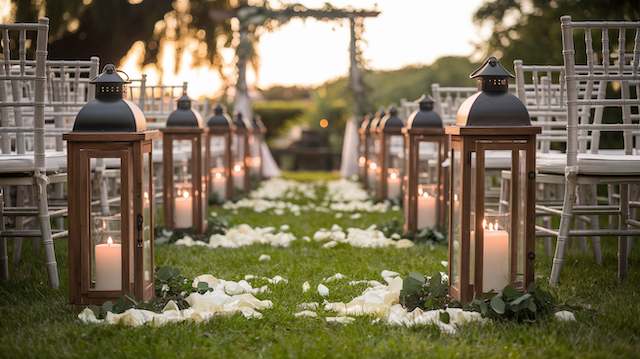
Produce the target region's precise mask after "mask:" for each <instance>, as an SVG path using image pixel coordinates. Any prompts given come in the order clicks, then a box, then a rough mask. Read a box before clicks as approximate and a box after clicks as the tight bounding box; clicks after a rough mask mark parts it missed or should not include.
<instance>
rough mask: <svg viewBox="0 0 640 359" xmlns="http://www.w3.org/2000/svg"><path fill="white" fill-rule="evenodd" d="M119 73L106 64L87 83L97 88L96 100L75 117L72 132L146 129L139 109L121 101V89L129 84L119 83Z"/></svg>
mask: <svg viewBox="0 0 640 359" xmlns="http://www.w3.org/2000/svg"><path fill="white" fill-rule="evenodd" d="M118 72H121V71H118V70H116V68H115V66H114V65H112V64H108V65H105V67H104V68H103V70H102V73H101V74H100V75H98V76H97V77H96V78H94V79H92V80H91V81H90V83H91V84H94V85H95V86H96V97H95V99H94V100H92V101H90V102H88V103H87V104H86V105H84V106H83V107H82V109H80V111H79V112H78V114H77V115H76V119H75V122H74V124H73V132H141V131H145V130H146V129H147V121H146V120H145V118H144V114H143V113H142V111H141V110H140V108H138V106H136V105H135V104H134V103H132V102H129V101H127V100H125V99H124V98H123V94H124V85H125V84H127V83H129V78H128V76H127V79H126V80H124V79H122V77H120V75H118ZM121 73H123V74H124V75H125V76H126V74H125V73H124V72H121Z"/></svg>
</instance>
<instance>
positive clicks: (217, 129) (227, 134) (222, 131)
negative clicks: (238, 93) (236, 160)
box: [205, 124, 234, 200]
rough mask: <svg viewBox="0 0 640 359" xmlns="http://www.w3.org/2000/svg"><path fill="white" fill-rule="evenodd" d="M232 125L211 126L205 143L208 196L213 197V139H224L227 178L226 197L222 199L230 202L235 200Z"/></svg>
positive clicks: (224, 168)
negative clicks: (232, 173)
mask: <svg viewBox="0 0 640 359" xmlns="http://www.w3.org/2000/svg"><path fill="white" fill-rule="evenodd" d="M231 126H232V125H231V124H229V126H228V127H222V126H209V130H208V131H207V135H206V142H205V147H206V154H205V164H206V167H207V168H208V171H207V173H208V184H207V186H208V187H207V188H208V191H207V192H208V195H209V196H211V195H212V194H213V193H214V186H213V183H212V181H213V176H212V173H211V171H212V170H213V168H211V159H212V156H213V155H212V153H211V139H212V138H213V137H222V138H223V141H224V145H223V146H224V155H223V156H224V160H223V162H224V166H223V170H224V176H225V183H224V185H225V191H224V192H225V196H224V198H222V200H229V199H231V198H233V190H234V185H233V178H232V177H231V169H232V167H233V155H232V152H231V142H232V139H231V136H233V127H231Z"/></svg>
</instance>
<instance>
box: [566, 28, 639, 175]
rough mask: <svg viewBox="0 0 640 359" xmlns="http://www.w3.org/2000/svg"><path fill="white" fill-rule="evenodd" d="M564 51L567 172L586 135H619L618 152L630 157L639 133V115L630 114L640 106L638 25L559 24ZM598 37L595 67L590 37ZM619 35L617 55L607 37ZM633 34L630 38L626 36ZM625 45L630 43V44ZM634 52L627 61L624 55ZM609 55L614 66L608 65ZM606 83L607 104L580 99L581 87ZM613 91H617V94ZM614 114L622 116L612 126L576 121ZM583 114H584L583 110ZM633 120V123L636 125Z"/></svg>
mask: <svg viewBox="0 0 640 359" xmlns="http://www.w3.org/2000/svg"><path fill="white" fill-rule="evenodd" d="M561 27H562V47H563V51H562V53H563V58H564V68H565V77H566V85H567V100H566V101H567V137H568V139H567V166H576V165H577V154H578V151H579V142H578V136H579V134H580V133H582V132H584V131H593V132H596V133H598V136H599V132H605V131H606V132H619V133H621V135H622V141H621V144H622V147H623V148H622V150H624V154H625V155H631V154H633V148H634V146H633V136H634V133H637V131H639V130H640V124H638V123H634V122H637V120H638V115H637V114H635V115H634V114H632V110H631V109H632V107H635V108H636V109H637V108H638V106H639V105H640V98H639V97H638V96H639V93H638V91H637V90H638V89H639V88H638V83H639V81H640V22H624V21H578V22H574V21H572V20H571V17H570V16H563V17H562V18H561ZM581 33H582V34H583V36H584V43H585V47H584V49H585V60H584V62H582V63H578V62H577V61H576V50H575V45H574V36H576V35H580V34H581ZM594 33H596V35H599V36H600V42H601V46H600V47H599V48H600V49H601V50H598V51H600V52H599V56H598V57H600V58H601V59H602V61H601V63H598V61H596V56H595V54H596V53H598V52H597V51H594V46H593V42H594V41H593V38H594V36H593V34H594ZM616 33H617V35H618V36H617V38H618V39H617V43H618V44H617V45H618V46H617V49H616V48H614V49H613V51H612V49H611V48H610V44H609V42H610V35H615V34H616ZM628 33H631V34H632V36H631V37H627V34H628ZM629 39H632V40H631V41H632V42H631V41H629ZM629 48H633V50H632V55H631V56H630V58H628V57H629V55H628V54H627V51H628V49H629ZM612 52H613V54H614V55H615V56H613V57H614V58H616V57H617V60H612V56H611V55H612ZM597 82H602V83H604V86H607V87H610V88H611V89H612V90H613V91H608V94H606V95H605V98H596V99H593V98H591V97H584V98H579V88H580V84H583V83H584V84H587V86H589V84H590V83H592V84H595V83H597ZM631 86H636V91H635V97H633V98H632V97H631V96H632V93H631V91H629V90H630V88H631ZM616 87H617V90H616ZM593 107H595V108H599V107H602V108H617V109H619V110H620V111H621V116H619V120H618V121H616V123H606V124H603V123H584V122H581V121H580V118H579V111H581V108H593ZM582 111H583V112H584V110H582ZM634 120H635V121H634ZM591 146H592V148H591V152H597V150H598V147H599V146H600V144H599V143H592V144H591Z"/></svg>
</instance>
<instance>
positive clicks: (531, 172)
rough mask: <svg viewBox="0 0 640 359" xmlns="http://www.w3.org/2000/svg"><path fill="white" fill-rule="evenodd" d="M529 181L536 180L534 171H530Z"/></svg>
mask: <svg viewBox="0 0 640 359" xmlns="http://www.w3.org/2000/svg"><path fill="white" fill-rule="evenodd" d="M529 179H530V180H534V179H536V173H535V172H534V171H529Z"/></svg>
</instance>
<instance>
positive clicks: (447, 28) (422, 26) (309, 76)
mask: <svg viewBox="0 0 640 359" xmlns="http://www.w3.org/2000/svg"><path fill="white" fill-rule="evenodd" d="M299 2H300V3H302V4H304V5H306V6H307V7H321V6H322V5H323V3H324V2H325V1H324V0H302V1H299ZM331 3H332V4H333V5H334V6H337V7H345V6H352V7H356V8H369V9H370V8H374V7H375V5H376V3H377V8H378V10H380V11H381V12H382V13H381V14H380V15H379V16H378V17H377V18H372V19H368V20H366V21H365V34H364V38H365V40H366V42H367V43H366V45H365V46H364V49H363V50H364V56H365V58H366V60H367V61H368V65H369V67H370V68H373V69H396V68H400V67H402V66H405V65H409V64H428V63H431V62H432V61H433V60H435V59H437V58H438V57H440V56H443V55H452V54H455V55H470V54H471V53H472V51H473V49H474V47H473V43H475V42H479V41H480V40H481V39H482V38H483V34H482V33H481V31H480V29H478V28H477V27H476V26H475V25H474V24H473V23H472V21H471V17H472V15H473V12H474V11H475V9H477V8H478V7H479V6H480V4H481V3H482V1H481V0H456V1H432V0H378V1H374V0H333V1H331ZM348 46H349V26H348V23H347V22H346V20H345V21H342V22H337V21H336V22H320V21H315V20H307V21H302V20H293V21H291V22H290V23H288V24H286V25H284V26H283V27H281V28H280V29H278V30H277V31H275V32H273V33H268V34H265V35H263V36H262V38H261V40H260V46H259V51H260V61H261V67H260V81H259V85H261V86H269V85H272V84H288V85H290V84H319V83H322V82H324V81H326V80H328V79H331V78H334V77H338V76H343V75H345V74H346V73H347V70H348V67H349V59H348V53H347V51H348Z"/></svg>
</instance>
